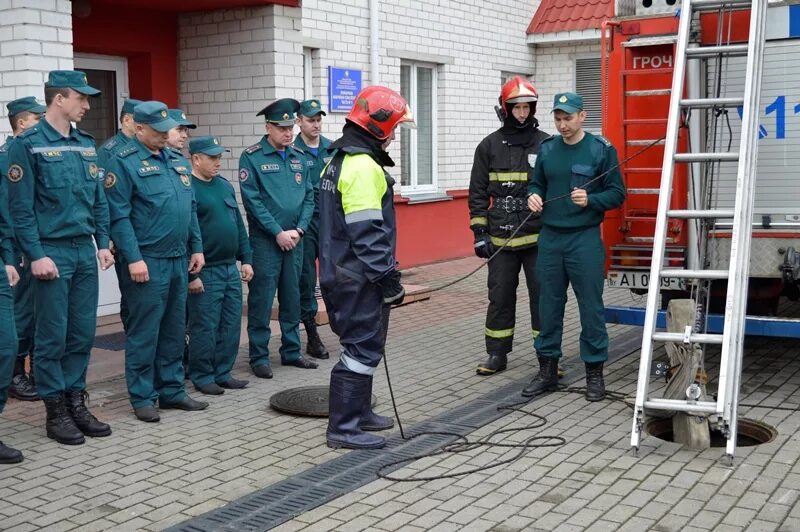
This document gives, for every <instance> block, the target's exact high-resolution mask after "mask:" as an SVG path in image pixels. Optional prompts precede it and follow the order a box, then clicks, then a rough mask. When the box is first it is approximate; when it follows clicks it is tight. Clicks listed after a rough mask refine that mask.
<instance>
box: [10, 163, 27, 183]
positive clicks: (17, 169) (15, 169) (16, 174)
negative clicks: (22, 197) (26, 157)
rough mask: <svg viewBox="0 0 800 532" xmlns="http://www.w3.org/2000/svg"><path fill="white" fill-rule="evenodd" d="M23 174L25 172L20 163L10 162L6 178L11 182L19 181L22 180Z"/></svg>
mask: <svg viewBox="0 0 800 532" xmlns="http://www.w3.org/2000/svg"><path fill="white" fill-rule="evenodd" d="M23 175H25V172H24V171H23V170H22V167H21V166H20V165H18V164H12V165H11V166H9V167H8V180H9V181H11V182H12V183H19V182H20V181H22V176H23Z"/></svg>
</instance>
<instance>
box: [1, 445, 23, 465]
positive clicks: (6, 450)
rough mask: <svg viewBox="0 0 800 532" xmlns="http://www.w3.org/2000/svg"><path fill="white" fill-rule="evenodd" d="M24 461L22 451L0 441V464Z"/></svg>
mask: <svg viewBox="0 0 800 532" xmlns="http://www.w3.org/2000/svg"><path fill="white" fill-rule="evenodd" d="M20 462H22V453H21V452H19V451H18V450H16V449H14V448H13V447H9V446H8V445H5V444H4V443H3V442H1V441H0V464H18V463H20Z"/></svg>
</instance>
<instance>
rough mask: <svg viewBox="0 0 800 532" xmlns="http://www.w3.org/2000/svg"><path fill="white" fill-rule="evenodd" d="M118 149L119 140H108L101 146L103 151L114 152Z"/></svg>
mask: <svg viewBox="0 0 800 532" xmlns="http://www.w3.org/2000/svg"><path fill="white" fill-rule="evenodd" d="M116 147H117V139H115V138H113V137H112V138H110V139H108V140H107V141H106V142H105V143H104V144H103V145H102V146H100V149H101V150H107V151H112V150H113V149H114V148H116Z"/></svg>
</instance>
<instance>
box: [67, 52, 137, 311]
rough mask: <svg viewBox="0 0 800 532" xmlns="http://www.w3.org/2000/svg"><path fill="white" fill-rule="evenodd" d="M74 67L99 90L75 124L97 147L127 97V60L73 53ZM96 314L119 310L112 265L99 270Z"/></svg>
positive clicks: (110, 131)
mask: <svg viewBox="0 0 800 532" xmlns="http://www.w3.org/2000/svg"><path fill="white" fill-rule="evenodd" d="M75 69H76V70H82V71H84V72H86V77H87V78H88V80H89V85H91V86H93V87H96V88H98V89H100V90H101V91H102V94H101V95H100V96H98V97H96V98H91V99H90V101H89V103H90V105H91V109H90V110H89V112H88V113H86V116H85V117H84V118H83V120H82V121H81V123H80V124H79V127H80V128H81V129H83V130H85V131H88V132H89V133H91V134H92V135H93V136H94V138H95V140H96V141H97V146H98V147H99V146H100V145H101V144H103V142H105V141H106V139H108V138H111V137H112V136H114V135H115V134H116V132H117V129H118V121H119V111H120V109H122V102H123V101H124V100H125V98H127V97H128V60H127V59H126V58H125V57H112V56H104V55H93V54H75ZM99 296H100V297H99V300H98V304H97V315H98V316H108V315H109V314H116V313H118V312H119V301H120V295H119V285H118V284H117V275H116V273H115V272H114V269H113V268H110V269H109V270H107V271H100V294H99Z"/></svg>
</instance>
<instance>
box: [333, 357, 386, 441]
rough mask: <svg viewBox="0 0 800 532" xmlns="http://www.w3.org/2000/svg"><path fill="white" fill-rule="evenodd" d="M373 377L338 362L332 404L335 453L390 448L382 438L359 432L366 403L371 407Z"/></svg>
mask: <svg viewBox="0 0 800 532" xmlns="http://www.w3.org/2000/svg"><path fill="white" fill-rule="evenodd" d="M371 379H372V377H371V376H370V375H362V374H360V373H354V372H352V371H350V370H348V369H347V368H346V367H345V365H344V364H342V363H341V362H337V363H336V365H335V366H334V367H333V371H331V386H330V392H329V393H330V396H329V400H328V431H327V434H326V436H327V440H328V447H331V448H332V449H340V448H345V449H378V448H380V447H383V446H384V445H386V440H385V439H383V438H381V437H380V436H375V435H373V434H368V433H366V432H364V431H363V430H361V429H360V428H359V423H360V421H361V416H362V412H363V410H364V403H366V404H367V405H369V401H370V393H369V389H370V388H369V382H370V380H371Z"/></svg>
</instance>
